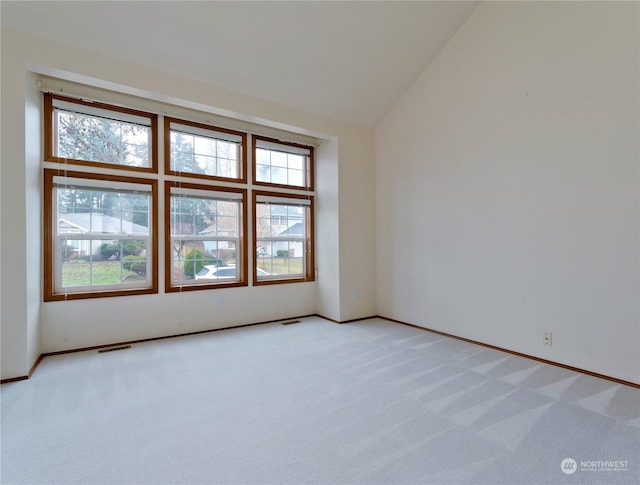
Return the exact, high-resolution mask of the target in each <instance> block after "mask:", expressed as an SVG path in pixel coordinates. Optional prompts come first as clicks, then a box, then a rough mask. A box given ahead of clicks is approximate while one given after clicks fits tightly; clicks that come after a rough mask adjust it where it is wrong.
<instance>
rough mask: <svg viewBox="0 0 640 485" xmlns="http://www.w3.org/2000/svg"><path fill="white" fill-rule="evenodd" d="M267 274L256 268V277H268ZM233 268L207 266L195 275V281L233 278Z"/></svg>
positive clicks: (234, 269) (234, 274)
mask: <svg viewBox="0 0 640 485" xmlns="http://www.w3.org/2000/svg"><path fill="white" fill-rule="evenodd" d="M268 275H269V273H267V272H266V271H264V270H262V269H260V268H258V276H268ZM235 277H236V267H235V266H215V265H213V264H208V265H206V266H205V267H204V268H202V269H201V270H200V271H198V273H197V274H196V279H197V280H217V279H223V278H235Z"/></svg>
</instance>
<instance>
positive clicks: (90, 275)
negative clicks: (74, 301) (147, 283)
mask: <svg viewBox="0 0 640 485" xmlns="http://www.w3.org/2000/svg"><path fill="white" fill-rule="evenodd" d="M129 275H135V273H134V272H133V271H127V270H125V269H122V265H121V263H120V261H101V262H94V263H92V264H90V263H88V262H86V261H71V262H69V263H63V265H62V286H89V285H92V286H95V285H117V284H120V283H121V282H122V279H123V278H125V277H127V276H129Z"/></svg>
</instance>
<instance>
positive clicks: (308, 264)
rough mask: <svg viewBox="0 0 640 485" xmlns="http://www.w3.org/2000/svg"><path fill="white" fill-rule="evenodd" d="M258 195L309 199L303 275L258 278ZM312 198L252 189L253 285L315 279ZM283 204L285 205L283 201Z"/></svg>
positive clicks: (303, 281) (302, 281) (300, 281)
mask: <svg viewBox="0 0 640 485" xmlns="http://www.w3.org/2000/svg"><path fill="white" fill-rule="evenodd" d="M259 196H266V197H277V198H279V199H291V200H295V199H298V200H301V199H302V200H309V201H310V204H309V206H307V211H306V218H307V220H306V224H305V230H306V233H305V275H304V276H297V275H296V276H287V275H283V276H282V277H280V278H268V279H261V280H260V279H258V254H257V248H256V244H257V241H258V230H257V229H258V228H257V224H258V221H257V217H256V216H257V204H259V203H260V202H258V201H257V199H258V197H259ZM314 199H315V197H314V196H313V195H304V194H291V193H283V192H272V191H267V190H253V191H252V200H251V209H252V220H253V241H252V242H253V244H254V246H253V247H252V248H251V252H252V253H253V285H254V286H264V285H277V284H286V283H305V282H311V281H315V274H316V270H315V216H314V214H315V210H314ZM283 205H285V204H284V203H283Z"/></svg>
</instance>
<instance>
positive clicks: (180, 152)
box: [170, 131, 241, 178]
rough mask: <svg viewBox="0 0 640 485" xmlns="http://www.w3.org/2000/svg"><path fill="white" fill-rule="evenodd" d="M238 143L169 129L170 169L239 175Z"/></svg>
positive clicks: (194, 172) (195, 172) (214, 175)
mask: <svg viewBox="0 0 640 485" xmlns="http://www.w3.org/2000/svg"><path fill="white" fill-rule="evenodd" d="M240 148H241V144H240V143H235V142H230V141H226V140H219V139H217V138H215V137H213V136H212V137H207V136H200V135H191V134H186V133H182V132H177V131H172V132H171V160H170V163H171V170H173V171H176V172H187V173H193V174H199V175H210V176H213V177H229V178H238V177H239V173H240V169H239V166H240Z"/></svg>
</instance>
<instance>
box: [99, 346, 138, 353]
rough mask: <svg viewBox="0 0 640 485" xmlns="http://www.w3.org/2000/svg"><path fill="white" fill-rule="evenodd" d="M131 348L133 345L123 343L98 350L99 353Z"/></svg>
mask: <svg viewBox="0 0 640 485" xmlns="http://www.w3.org/2000/svg"><path fill="white" fill-rule="evenodd" d="M130 348H131V345H121V346H120V347H109V348H108V349H100V350H98V353H99V354H104V353H105V352H115V351H116V350H127V349H130Z"/></svg>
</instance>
